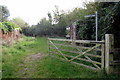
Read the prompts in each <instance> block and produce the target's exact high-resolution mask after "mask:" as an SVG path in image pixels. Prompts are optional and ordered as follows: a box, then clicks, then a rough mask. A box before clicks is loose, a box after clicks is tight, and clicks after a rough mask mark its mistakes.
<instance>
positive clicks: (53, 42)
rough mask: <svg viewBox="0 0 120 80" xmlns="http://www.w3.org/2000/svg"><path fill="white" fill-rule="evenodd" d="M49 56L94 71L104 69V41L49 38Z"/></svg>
mask: <svg viewBox="0 0 120 80" xmlns="http://www.w3.org/2000/svg"><path fill="white" fill-rule="evenodd" d="M48 43H49V54H50V56H52V57H55V58H59V59H62V60H65V61H68V62H70V63H74V64H78V65H80V66H84V67H87V68H90V69H94V70H101V69H103V68H104V53H105V52H104V51H105V50H104V46H105V42H104V41H90V40H70V39H55V38H48Z"/></svg>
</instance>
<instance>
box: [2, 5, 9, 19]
mask: <svg viewBox="0 0 120 80" xmlns="http://www.w3.org/2000/svg"><path fill="white" fill-rule="evenodd" d="M9 16H10V13H9V10H8V9H7V7H6V6H1V5H0V21H4V20H6V19H7V18H8V17H9Z"/></svg>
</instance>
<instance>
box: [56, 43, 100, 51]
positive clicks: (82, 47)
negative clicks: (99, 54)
mask: <svg viewBox="0 0 120 80" xmlns="http://www.w3.org/2000/svg"><path fill="white" fill-rule="evenodd" d="M54 44H55V45H58V46H65V47H73V48H80V49H90V48H92V47H84V46H75V45H74V46H73V45H66V44H58V43H54ZM93 50H97V51H101V49H98V48H97V49H93Z"/></svg>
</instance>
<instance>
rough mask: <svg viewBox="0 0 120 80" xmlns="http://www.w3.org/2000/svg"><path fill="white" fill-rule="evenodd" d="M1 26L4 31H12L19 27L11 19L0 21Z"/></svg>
mask: <svg viewBox="0 0 120 80" xmlns="http://www.w3.org/2000/svg"><path fill="white" fill-rule="evenodd" d="M0 28H1V29H2V30H3V31H4V32H12V31H13V30H14V29H15V28H19V27H18V26H17V25H16V24H14V23H13V22H10V21H4V22H0Z"/></svg>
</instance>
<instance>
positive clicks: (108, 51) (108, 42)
mask: <svg viewBox="0 0 120 80" xmlns="http://www.w3.org/2000/svg"><path fill="white" fill-rule="evenodd" d="M113 49H114V36H113V34H106V35H105V71H106V73H107V74H109V73H111V72H112V71H113V67H112V66H110V62H111V61H113V52H112V50H113Z"/></svg>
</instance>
